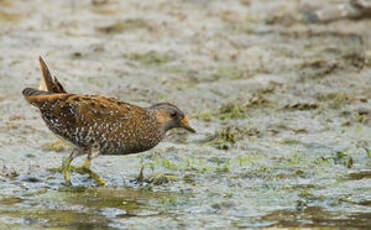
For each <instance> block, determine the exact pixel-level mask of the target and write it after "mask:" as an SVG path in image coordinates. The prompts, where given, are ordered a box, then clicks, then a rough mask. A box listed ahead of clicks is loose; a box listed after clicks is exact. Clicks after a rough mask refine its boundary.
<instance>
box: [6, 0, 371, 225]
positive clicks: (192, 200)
mask: <svg viewBox="0 0 371 230" xmlns="http://www.w3.org/2000/svg"><path fill="white" fill-rule="evenodd" d="M345 2H346V1H339V0H336V1H335V0H334V1H332V0H331V1H327V2H326V4H322V3H323V2H322V1H319V0H316V1H311V2H310V4H309V6H308V3H306V2H305V1H284V0H282V1H277V0H276V1H268V0H267V1H258V0H240V1H230V2H228V3H226V2H225V1H114V0H112V1H110V0H108V1H87V0H86V1H56V0H55V1H41V0H35V1H8V0H0V50H1V53H0V228H2V229H127V228H129V229H148V228H151V229H152V228H156V229H157V228H163V229H196V228H201V229H215V228H220V229H232V228H267V229H269V228H289V227H311V228H337V229H350V228H351V229H358V228H364V229H366V228H368V227H369V226H371V141H370V140H371V127H370V125H371V30H370V28H371V19H370V18H367V17H366V18H357V20H355V19H354V18H346V17H338V18H332V20H330V21H329V20H327V21H326V22H323V23H322V22H321V21H316V23H312V22H311V21H308V20H307V19H308V18H307V17H308V10H309V11H310V10H313V12H316V10H321V9H322V8H323V9H325V7H329V8H326V9H331V7H336V6H337V5H338V4H343V3H345ZM321 7H322V8H321ZM39 55H43V56H44V57H45V58H46V60H47V61H48V64H49V66H50V68H51V71H52V72H53V74H55V75H57V76H58V78H59V80H60V81H61V82H62V83H63V84H64V85H65V87H66V89H68V90H69V91H71V92H76V93H86V94H103V95H107V96H114V97H116V98H119V99H121V100H124V101H127V102H131V103H134V104H138V105H142V106H148V105H150V104H153V103H157V102H161V101H167V102H171V103H174V104H176V105H178V106H179V107H180V108H182V110H183V111H185V113H186V114H187V115H188V116H189V120H190V123H191V124H192V126H193V127H195V128H196V130H197V134H189V133H186V132H184V131H182V130H174V131H171V132H170V133H169V135H168V136H167V138H166V140H165V141H163V142H162V143H161V144H159V145H158V146H157V147H156V148H154V149H152V150H150V151H148V152H146V153H142V154H136V155H130V156H101V157H99V158H98V159H95V160H94V161H93V163H92V169H93V170H95V171H96V172H97V173H98V174H99V175H101V176H102V177H103V178H104V179H105V180H106V181H107V182H108V185H107V186H104V187H98V186H96V184H95V182H94V181H93V180H92V179H91V178H89V177H87V176H86V175H80V174H75V173H74V174H73V175H72V183H73V185H74V186H72V187H67V186H64V185H63V176H62V175H61V174H60V173H58V172H55V171H52V170H48V169H50V168H56V167H59V166H60V165H61V161H62V158H63V157H65V156H67V154H68V153H69V151H71V146H68V145H67V144H65V143H63V142H60V141H58V138H57V137H56V136H54V135H53V134H52V133H51V132H50V131H49V130H48V129H47V128H46V126H45V124H44V123H43V121H42V119H41V118H40V116H39V114H38V111H37V110H36V109H35V108H33V107H31V106H30V105H28V104H27V103H26V102H25V100H24V99H23V97H22V95H21V91H22V90H23V88H25V87H35V86H37V85H38V83H39V80H40V76H41V72H40V69H39V66H38V56H39ZM83 160H84V159H83V158H81V159H80V158H79V159H76V160H75V161H74V162H73V164H76V165H79V164H82V162H83ZM142 168H143V170H142V173H141V169H142Z"/></svg>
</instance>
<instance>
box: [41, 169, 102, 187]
mask: <svg viewBox="0 0 371 230" xmlns="http://www.w3.org/2000/svg"><path fill="white" fill-rule="evenodd" d="M47 170H48V171H49V172H63V173H64V170H65V169H64V167H63V166H61V167H58V168H48V169H47ZM69 171H70V172H75V173H78V174H82V175H85V174H88V175H89V176H90V177H91V178H93V179H94V180H95V181H96V182H97V183H98V184H99V185H106V184H107V182H106V181H105V180H103V179H102V178H101V177H100V176H99V175H98V174H97V173H96V172H94V171H93V170H91V169H90V168H88V167H86V166H76V165H70V166H69ZM65 183H66V185H71V181H69V180H66V182H65Z"/></svg>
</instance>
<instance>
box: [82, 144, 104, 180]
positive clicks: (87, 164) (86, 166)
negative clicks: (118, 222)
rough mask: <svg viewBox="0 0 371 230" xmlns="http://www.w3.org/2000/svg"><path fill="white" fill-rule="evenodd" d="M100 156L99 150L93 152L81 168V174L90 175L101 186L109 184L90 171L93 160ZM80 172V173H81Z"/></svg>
mask: <svg viewBox="0 0 371 230" xmlns="http://www.w3.org/2000/svg"><path fill="white" fill-rule="evenodd" d="M99 154H100V152H99V151H98V150H92V151H91V152H90V153H89V154H88V157H87V158H86V160H85V162H84V163H83V164H82V166H81V172H82V173H84V174H88V175H89V176H90V177H91V178H93V179H94V180H95V181H96V182H97V183H98V184H99V185H105V184H107V182H106V181H105V180H103V179H102V178H101V177H100V176H99V175H98V174H97V173H96V172H94V171H93V170H91V169H90V163H91V161H92V159H93V158H95V157H97V156H98V155H99ZM81 172H79V173H81Z"/></svg>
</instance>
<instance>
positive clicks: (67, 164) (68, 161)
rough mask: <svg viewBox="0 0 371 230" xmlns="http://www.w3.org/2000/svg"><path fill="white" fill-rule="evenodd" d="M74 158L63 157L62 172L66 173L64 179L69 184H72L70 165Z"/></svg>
mask: <svg viewBox="0 0 371 230" xmlns="http://www.w3.org/2000/svg"><path fill="white" fill-rule="evenodd" d="M72 160H73V158H72V157H71V156H69V157H67V158H65V159H63V162H62V172H63V175H64V180H65V182H66V184H67V185H68V186H70V185H72V183H71V177H70V166H71V162H72Z"/></svg>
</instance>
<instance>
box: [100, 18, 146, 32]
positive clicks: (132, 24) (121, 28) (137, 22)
mask: <svg viewBox="0 0 371 230" xmlns="http://www.w3.org/2000/svg"><path fill="white" fill-rule="evenodd" d="M135 29H146V30H152V29H153V27H152V26H151V25H150V24H149V23H148V22H147V21H146V20H144V19H142V18H133V19H126V20H123V21H118V22H116V23H114V24H111V25H108V26H102V27H97V28H96V30H97V31H98V32H101V33H105V34H120V33H123V32H127V31H131V30H135Z"/></svg>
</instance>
